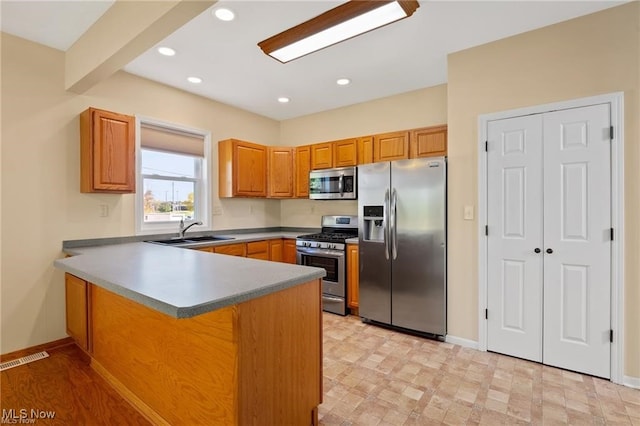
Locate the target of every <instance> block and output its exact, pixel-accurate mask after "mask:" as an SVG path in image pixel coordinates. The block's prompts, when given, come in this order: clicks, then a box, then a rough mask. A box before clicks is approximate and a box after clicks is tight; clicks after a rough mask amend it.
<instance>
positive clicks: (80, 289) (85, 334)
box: [64, 274, 91, 352]
mask: <svg viewBox="0 0 640 426" xmlns="http://www.w3.org/2000/svg"><path fill="white" fill-rule="evenodd" d="M64 287H65V302H66V304H67V308H66V315H67V334H69V336H71V337H72V338H73V340H75V341H76V343H77V344H78V346H80V347H81V348H82V349H84V350H85V351H87V352H88V351H89V349H90V343H91V339H90V336H89V334H90V333H89V291H90V286H89V283H87V282H86V281H85V280H82V279H80V278H78V277H76V276H74V275H71V274H65V276H64Z"/></svg>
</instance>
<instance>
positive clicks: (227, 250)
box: [213, 243, 246, 257]
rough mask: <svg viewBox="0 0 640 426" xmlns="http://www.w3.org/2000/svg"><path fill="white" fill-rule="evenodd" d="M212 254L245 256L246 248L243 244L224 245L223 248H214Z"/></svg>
mask: <svg viewBox="0 0 640 426" xmlns="http://www.w3.org/2000/svg"><path fill="white" fill-rule="evenodd" d="M213 252H214V253H218V254H227V255H230V256H240V257H245V256H246V247H245V245H244V244H243V243H236V244H225V245H223V246H214V247H213Z"/></svg>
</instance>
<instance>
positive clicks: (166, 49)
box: [158, 46, 176, 56]
mask: <svg viewBox="0 0 640 426" xmlns="http://www.w3.org/2000/svg"><path fill="white" fill-rule="evenodd" d="M158 53H159V54H161V55H164V56H173V55H175V54H176V51H175V50H173V49H172V48H170V47H166V46H162V47H158Z"/></svg>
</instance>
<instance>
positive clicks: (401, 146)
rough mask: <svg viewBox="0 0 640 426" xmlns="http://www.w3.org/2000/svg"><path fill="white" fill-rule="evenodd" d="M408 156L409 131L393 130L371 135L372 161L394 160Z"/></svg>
mask: <svg viewBox="0 0 640 426" xmlns="http://www.w3.org/2000/svg"><path fill="white" fill-rule="evenodd" d="M407 158H409V132H393V133H383V134H380V135H375V136H374V137H373V161H374V162H378V161H394V160H404V159H407Z"/></svg>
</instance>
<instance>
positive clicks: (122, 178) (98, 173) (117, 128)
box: [80, 108, 136, 193]
mask: <svg viewBox="0 0 640 426" xmlns="http://www.w3.org/2000/svg"><path fill="white" fill-rule="evenodd" d="M134 122H135V120H134V117H132V116H129V115H124V114H118V113H115V112H109V111H103V110H99V109H95V108H89V109H87V110H86V111H84V112H83V113H82V114H81V115H80V152H81V155H80V162H81V165H80V170H81V173H80V191H81V192H112V193H134V192H135V190H136V185H135V183H136V179H135V126H134Z"/></svg>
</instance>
